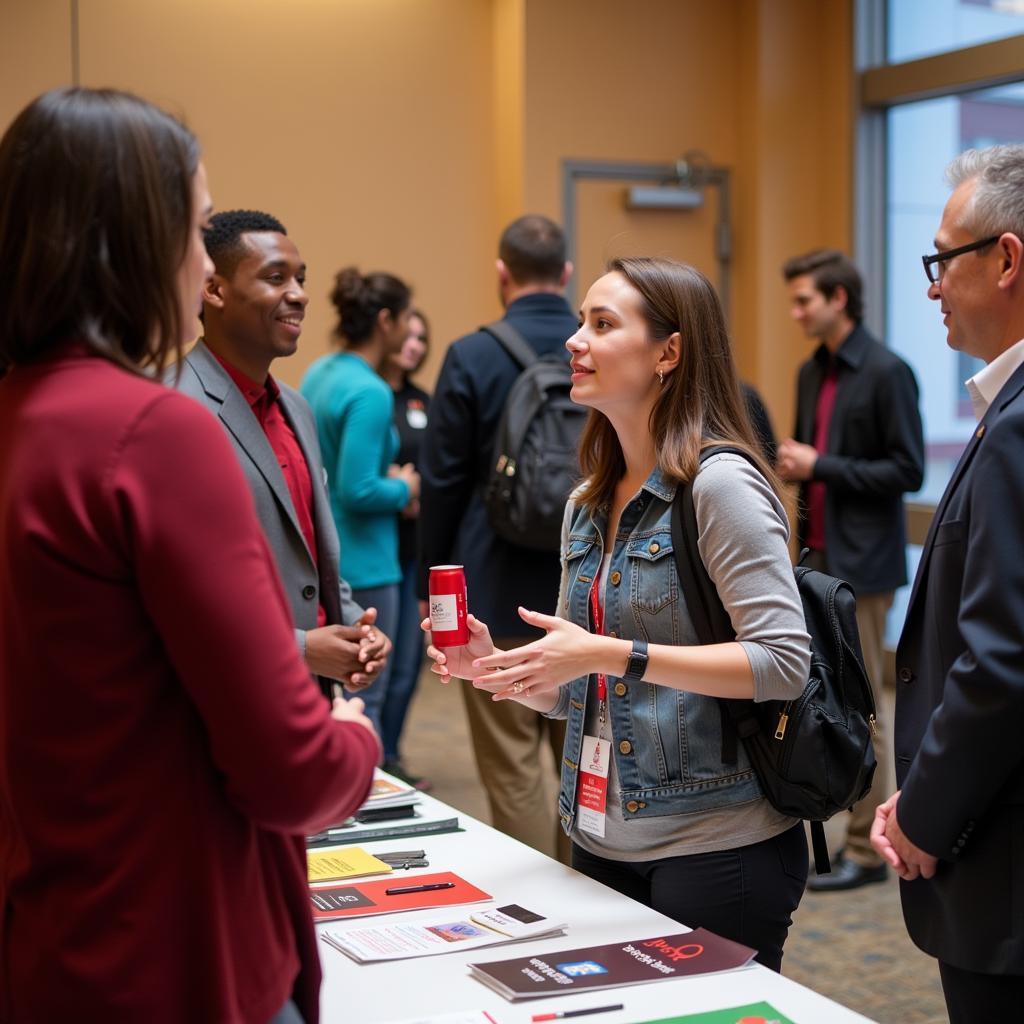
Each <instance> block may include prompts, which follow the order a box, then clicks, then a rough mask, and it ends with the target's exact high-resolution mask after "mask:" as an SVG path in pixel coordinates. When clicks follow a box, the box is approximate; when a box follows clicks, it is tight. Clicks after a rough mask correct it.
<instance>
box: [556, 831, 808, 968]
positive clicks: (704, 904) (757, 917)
mask: <svg viewBox="0 0 1024 1024" xmlns="http://www.w3.org/2000/svg"><path fill="white" fill-rule="evenodd" d="M572 866H573V867H574V868H576V870H577V871H582V872H583V874H585V875H587V876H589V877H590V878H593V879H594V880H595V881H597V882H603V883H604V884H605V885H607V886H609V887H610V888H612V889H614V890H615V891H616V892H620V893H622V894H623V896H629V897H630V898H632V899H634V900H636V901H637V902H638V903H644V904H646V905H647V906H648V907H650V908H651V909H652V910H657V911H658V912H659V913H661V914H664V915H665V916H666V917H671V918H672V919H673V920H675V921H678V922H679V923H680V924H684V925H686V926H687V927H689V928H707V929H708V930H709V931H712V932H715V933H716V934H717V935H721V936H722V937H723V938H726V939H732V940H733V941H734V942H742V943H743V945H745V946H750V947H751V948H753V949H756V950H757V957H756V959H757V962H758V963H760V964H764V966H765V967H770V968H771V969H772V970H773V971H778V970H780V969H781V967H782V946H783V943H784V942H785V941H786V936H787V934H788V933H789V926H790V925H791V924H792V923H793V911H795V910H796V908H797V906H798V905H799V903H800V897H801V896H803V892H804V885H805V884H806V882H807V838H806V836H805V834H804V827H803V825H802V824H800V823H798V824H796V825H794V826H793V827H792V828H791V829H788V830H787V831H785V832H783V833H781V834H780V835H777V836H774V837H773V838H771V839H765V840H763V841H762V842H760V843H753V844H752V845H750V846H740V847H737V848H736V849H733V850H719V851H716V852H715V853H695V854H692V855H691V856H688V857H664V858H662V859H661V860H649V861H642V862H640V863H630V862H624V861H614V860H606V859H605V858H604V857H596V856H594V854H592V853H588V852H587V851H586V850H583V849H581V848H580V847H579V846H577V845H576V844H575V843H574V844H573V848H572Z"/></svg>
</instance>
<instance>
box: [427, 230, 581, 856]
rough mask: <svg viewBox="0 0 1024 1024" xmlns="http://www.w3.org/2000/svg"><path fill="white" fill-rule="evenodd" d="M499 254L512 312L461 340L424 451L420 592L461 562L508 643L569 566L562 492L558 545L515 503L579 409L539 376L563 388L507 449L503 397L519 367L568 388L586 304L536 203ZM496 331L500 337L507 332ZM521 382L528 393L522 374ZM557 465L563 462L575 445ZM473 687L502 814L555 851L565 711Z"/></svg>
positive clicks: (501, 821) (471, 702) (520, 835)
mask: <svg viewBox="0 0 1024 1024" xmlns="http://www.w3.org/2000/svg"><path fill="white" fill-rule="evenodd" d="M496 267H497V276H498V292H499V295H500V297H501V302H502V306H503V307H504V309H505V315H504V317H503V318H502V320H501V321H499V322H498V324H497V325H491V326H490V327H489V328H487V329H485V328H481V329H480V330H477V331H474V332H472V333H471V334H467V335H465V336H464V337H462V338H459V339H458V340H456V341H455V342H453V343H452V344H451V346H450V347H449V349H448V352H447V354H446V356H445V361H444V365H443V366H442V368H441V374H440V377H439V378H438V382H437V389H436V391H435V394H434V401H433V403H432V404H431V417H430V422H429V424H428V426H427V432H426V437H425V439H424V442H423V456H422V459H421V465H420V472H421V477H422V493H421V499H420V501H421V512H420V587H419V592H420V597H421V598H426V595H427V573H428V569H429V567H430V566H431V565H442V564H451V563H455V564H460V565H464V566H465V571H466V581H467V585H468V591H469V604H470V608H471V610H472V611H473V613H474V614H476V615H477V616H479V617H480V618H481V619H483V620H484V621H486V622H487V623H488V624H489V625H490V627H491V630H492V632H493V635H494V638H495V642H496V643H497V644H498V645H499V646H501V647H502V648H504V649H507V648H510V647H516V646H520V645H521V644H523V643H526V642H528V641H529V640H531V639H534V638H533V637H531V636H528V635H525V630H526V628H527V627H525V626H524V625H523V622H522V620H521V619H520V618H519V615H518V614H517V612H516V608H517V605H518V604H519V603H520V602H521V603H522V604H524V605H526V606H527V607H530V608H536V609H538V610H541V611H548V612H554V600H555V595H556V594H557V593H558V580H559V572H560V567H559V560H558V527H560V525H561V517H562V508H563V507H564V497H563V499H562V504H561V506H559V507H558V509H557V512H556V517H557V520H556V529H555V535H554V541H553V543H552V544H550V545H548V544H547V543H546V540H545V536H544V528H543V515H542V517H541V523H540V526H539V527H538V526H537V523H536V522H534V523H530V522H526V521H524V520H523V519H522V517H521V516H518V514H517V512H516V509H517V508H518V509H519V510H520V511H521V510H522V509H523V508H526V507H529V508H530V509H537V508H542V507H543V505H544V501H538V500H537V494H536V491H535V490H533V489H531V490H530V492H529V494H528V495H527V496H528V497H529V500H521V499H522V496H523V493H524V492H519V497H517V496H516V495H517V491H518V486H519V484H520V479H521V477H520V473H521V470H520V467H521V466H522V467H523V471H525V469H526V466H527V464H529V465H530V466H531V469H530V473H531V474H533V475H532V477H531V479H534V480H536V477H537V473H536V472H535V471H536V470H537V469H538V467H542V466H543V465H544V463H543V459H537V458H536V456H537V455H538V454H539V455H542V456H546V455H548V454H552V448H553V447H558V446H557V445H554V443H553V442H552V440H551V438H552V435H551V434H550V433H546V432H545V431H546V429H547V428H552V429H554V430H555V436H557V435H559V434H561V435H562V436H565V437H568V435H569V433H571V430H572V427H571V423H572V420H571V416H572V415H575V413H570V412H569V411H568V410H563V411H564V413H565V416H564V423H563V424H562V425H563V426H564V428H565V429H564V430H561V429H560V428H559V427H558V426H554V427H552V423H553V422H555V423H557V422H558V419H559V416H561V413H559V412H558V411H557V409H555V410H554V411H552V409H553V406H557V405H558V402H559V399H558V394H557V384H556V385H555V387H554V389H553V390H552V389H551V388H549V387H548V386H547V385H546V384H545V386H544V387H543V388H542V389H541V390H542V391H543V394H544V395H548V394H549V393H551V395H552V398H551V400H550V401H548V400H547V399H544V400H541V401H539V402H538V403H537V405H536V410H537V412H539V413H540V414H541V416H540V422H539V423H536V422H534V421H536V419H537V417H536V415H534V416H530V417H528V418H529V420H530V421H531V422H533V423H534V426H533V428H532V433H533V440H531V441H529V442H528V443H525V445H524V441H523V440H519V441H515V443H514V445H512V446H510V450H509V452H507V453H505V452H502V453H497V456H496V453H495V446H496V439H497V437H498V434H499V428H500V427H501V424H502V421H503V417H505V414H506V410H507V413H508V416H509V417H510V418H511V419H513V420H514V419H515V416H516V414H517V413H519V412H522V411H523V410H524V408H526V407H527V406H532V404H533V403H530V402H528V401H527V400H526V399H525V398H522V397H521V398H520V399H517V400H516V401H515V402H514V403H509V401H508V400H509V396H510V394H511V393H512V391H513V387H514V386H516V384H517V380H519V378H520V377H521V376H526V374H531V375H532V377H533V378H534V379H536V377H537V375H538V373H539V374H540V375H542V376H545V379H546V375H548V374H549V373H551V374H553V375H554V377H555V379H556V381H557V378H558V376H559V374H560V373H561V374H562V375H564V380H565V392H566V396H567V392H568V386H569V371H568V361H569V358H568V354H567V352H566V351H565V341H566V339H567V338H569V337H570V336H571V335H572V334H573V333H575V331H576V327H577V318H576V315H575V314H574V313H573V312H572V310H571V309H570V308H569V305H568V303H567V302H566V301H565V298H564V294H563V292H564V288H565V284H566V281H567V280H568V277H569V275H570V273H571V272H572V266H571V264H569V263H567V262H566V258H565V237H564V235H563V233H562V230H561V228H560V227H559V226H558V225H557V224H555V223H553V222H552V221H551V220H549V219H548V218H547V217H542V216H539V215H528V216H524V217H520V218H519V219H518V220H515V221H513V222H512V223H511V224H510V225H509V226H508V227H507V228H506V229H505V231H504V232H503V234H502V236H501V241H500V244H499V250H498V261H497V265H496ZM505 328H511V329H512V331H511V332H509V331H507V330H505ZM512 332H514V334H513V333H512ZM498 334H501V335H503V337H502V338H501V339H499V337H498V336H497V335H498ZM517 336H518V337H517ZM509 337H512V338H517V340H519V341H522V342H524V343H525V344H526V346H527V347H528V349H529V352H528V353H523V355H524V356H532V357H533V359H534V360H535V362H534V363H532V366H534V367H538V366H539V369H532V370H526V371H525V372H524V367H523V363H524V362H525V361H526V360H524V359H522V358H518V356H517V355H514V354H513V353H512V352H511V351H510V350H509V349H510V345H511V346H512V347H515V346H516V344H517V341H516V340H514V341H512V342H509ZM541 383H543V382H541V381H539V380H538V381H537V384H538V385H539V384H541ZM517 393H519V394H520V395H523V394H524V393H523V392H522V391H520V390H519V389H518V388H517ZM535 393H536V394H540V392H539V391H537V392H535ZM545 424H546V427H545ZM506 428H507V429H506V430H505V431H504V432H503V436H506V437H509V436H513V435H514V437H519V436H520V433H522V435H523V438H524V439H525V438H526V436H527V435H529V434H530V432H531V428H530V424H529V423H528V424H527V426H526V428H525V429H523V430H522V431H521V430H520V428H519V426H518V425H517V424H515V423H506ZM509 430H511V431H512V433H511V434H510V433H509ZM538 430H539V439H538V436H537V435H538ZM545 438H547V441H545ZM538 440H539V443H538ZM524 446H525V448H527V449H530V448H531V446H532V450H533V451H534V457H530V456H529V454H527V458H526V459H523V449H524ZM538 447H539V449H540V451H539V452H538ZM501 454H507V455H510V456H511V457H512V461H513V463H514V465H513V472H512V473H508V472H507V470H508V469H509V463H508V461H506V462H505V463H504V464H503V466H502V473H503V482H504V486H503V487H500V488H498V487H495V485H494V481H493V479H492V476H493V471H494V469H495V466H496V465H497V463H498V461H499V459H500V456H501ZM562 454H563V455H564V453H562ZM559 465H560V466H562V467H563V469H562V470H560V472H563V473H564V472H565V471H564V466H565V459H564V458H562V459H561V460H560V461H559ZM539 475H540V477H541V479H542V480H545V481H546V479H547V478H549V477H550V476H551V474H549V473H544V472H541V473H540V474H539ZM489 484H490V485H491V486H490V488H489V487H488V485H489ZM556 489H557V488H556ZM488 491H490V498H491V500H490V502H488V501H487V495H488ZM520 500H521V503H520V504H518V505H517V504H516V502H517V501H520ZM556 500H557V499H554V498H552V499H549V501H556ZM488 504H489V505H490V512H489V511H488ZM495 523H497V525H498V526H499V528H500V529H501V532H500V533H499V532H498V531H496V529H495ZM505 526H507V527H508V528H509V529H508V530H506V529H504V527H505ZM463 696H464V699H465V704H466V715H467V718H468V720H469V726H470V735H471V737H472V741H473V749H474V754H475V757H476V763H477V770H478V771H479V773H480V779H481V782H482V783H483V786H484V789H485V790H486V792H487V797H488V801H489V804H490V810H491V821H492V823H493V824H494V826H495V827H496V828H499V829H501V831H503V832H505V833H507V834H508V835H511V836H513V837H515V838H516V839H519V840H521V841H522V842H525V843H527V844H528V845H530V846H533V847H535V848H536V849H540V850H542V851H544V852H548V853H550V852H551V851H552V849H553V846H552V844H553V841H554V839H555V837H556V834H557V835H559V836H560V835H561V830H556V825H555V813H554V807H553V806H552V801H551V800H550V798H549V796H548V795H547V792H546V788H547V784H548V781H549V780H548V779H547V778H545V773H544V772H543V770H542V762H541V758H540V755H541V745H542V743H544V742H545V741H547V742H549V743H550V746H551V749H552V750H553V752H554V754H555V764H556V767H557V765H558V764H559V763H560V762H561V754H562V734H563V731H564V724H563V723H561V722H553V721H549V720H548V719H546V718H543V717H542V716H540V715H538V714H536V713H535V712H533V711H531V710H530V709H528V708H525V707H522V706H520V705H519V704H516V703H515V702H513V701H498V702H495V701H492V700H491V698H490V695H489V694H487V693H485V692H482V691H479V690H475V689H473V687H472V686H470V685H468V684H466V685H464V686H463ZM559 849H561V846H560V847H559Z"/></svg>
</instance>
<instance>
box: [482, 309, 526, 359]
mask: <svg viewBox="0 0 1024 1024" xmlns="http://www.w3.org/2000/svg"><path fill="white" fill-rule="evenodd" d="M480 330H481V331H486V332H487V333H488V334H489V335H490V336H491V337H492V338H495V339H497V340H498V341H499V342H500V343H501V347H502V348H503V349H504V350H505V351H506V352H507V353H508V354H509V355H510V356H511V357H512V358H513V359H514V360H515V361H516V362H517V363H518V364H519V365H520V366H521V367H522V368H523V369H524V370H525V369H526V368H527V367H528V366H532V365H533V364H534V363H535V362H537V358H538V356H537V353H536V352H534V350H533V346H532V345H531V344H530V343H529V342H528V341H527V340H526V339H525V338H524V337H523V336H522V335H521V334H520V333H519V332H518V331H517V330H516V329H515V328H514V327H513V326H512V325H511V324H510V323H509V322H508V321H507V320H495V321H494V323H491V324H484V325H483V326H482V327H481V328H480Z"/></svg>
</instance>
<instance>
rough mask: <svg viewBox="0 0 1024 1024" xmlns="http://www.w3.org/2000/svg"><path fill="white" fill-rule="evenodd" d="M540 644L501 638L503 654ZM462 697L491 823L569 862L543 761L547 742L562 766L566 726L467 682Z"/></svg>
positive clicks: (515, 837) (500, 829)
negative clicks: (544, 747) (528, 644)
mask: <svg viewBox="0 0 1024 1024" xmlns="http://www.w3.org/2000/svg"><path fill="white" fill-rule="evenodd" d="M533 639H535V638H534V637H530V638H529V639H525V638H523V637H518V638H513V639H509V638H507V637H504V638H501V639H496V640H495V641H494V643H495V646H496V647H499V648H501V649H502V650H509V649H510V648H513V647H522V646H523V645H524V644H527V643H529V642H530V641H531V640H533ZM462 696H463V700H464V701H465V705H466V717H467V719H468V720H469V732H470V738H471V740H472V743H473V754H474V756H475V758H476V767H477V771H478V772H479V774H480V782H481V783H482V784H483V787H484V791H485V792H486V793H487V800H488V803H489V805H490V809H491V824H492V825H493V826H494V827H495V828H496V829H498V830H499V831H501V832H504V833H505V834H506V835H509V836H512V838H513V839H518V840H519V841H520V842H521V843H526V845H527V846H532V847H533V848H534V849H535V850H539V851H540V852H541V853H546V854H548V856H556V857H557V858H558V859H559V860H560V861H562V863H563V864H568V863H569V841H568V838H567V837H566V835H565V833H564V832H563V831H562V828H561V825H560V824H559V822H558V814H557V797H556V796H553V795H552V781H551V772H550V770H547V764H546V762H545V761H543V760H542V759H541V754H542V752H543V751H542V749H541V748H542V745H543V744H544V743H547V744H548V745H549V746H550V748H551V752H552V754H553V755H554V759H555V772H556V777H555V780H554V782H555V790H554V791H555V793H556V794H557V781H558V780H557V772H558V771H559V770H560V769H561V764H562V746H563V744H564V742H565V722H564V721H555V720H554V719H550V718H545V717H544V716H543V715H541V714H538V713H537V712H536V711H533V710H531V709H530V708H527V707H524V706H523V705H522V704H519V703H517V702H516V701H514V700H500V701H495V700H492V699H491V695H490V694H489V693H488V692H487V691H486V690H477V689H476V688H474V687H473V685H472V684H471V683H468V682H463V684H462Z"/></svg>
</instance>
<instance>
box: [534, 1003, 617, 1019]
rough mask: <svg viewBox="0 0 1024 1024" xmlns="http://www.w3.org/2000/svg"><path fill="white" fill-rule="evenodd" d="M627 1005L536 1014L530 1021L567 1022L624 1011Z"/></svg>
mask: <svg viewBox="0 0 1024 1024" xmlns="http://www.w3.org/2000/svg"><path fill="white" fill-rule="evenodd" d="M624 1008H625V1003H615V1004H614V1005H613V1006H590V1007H588V1008H587V1009H585V1010H552V1011H551V1013H535V1014H534V1015H533V1016H532V1017H531V1018H530V1020H531V1021H533V1022H534V1024H537V1022H538V1021H542V1020H565V1019H567V1018H569V1017H587V1016H589V1015H590V1014H592V1013H611V1011H612V1010H622V1009H624Z"/></svg>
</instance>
